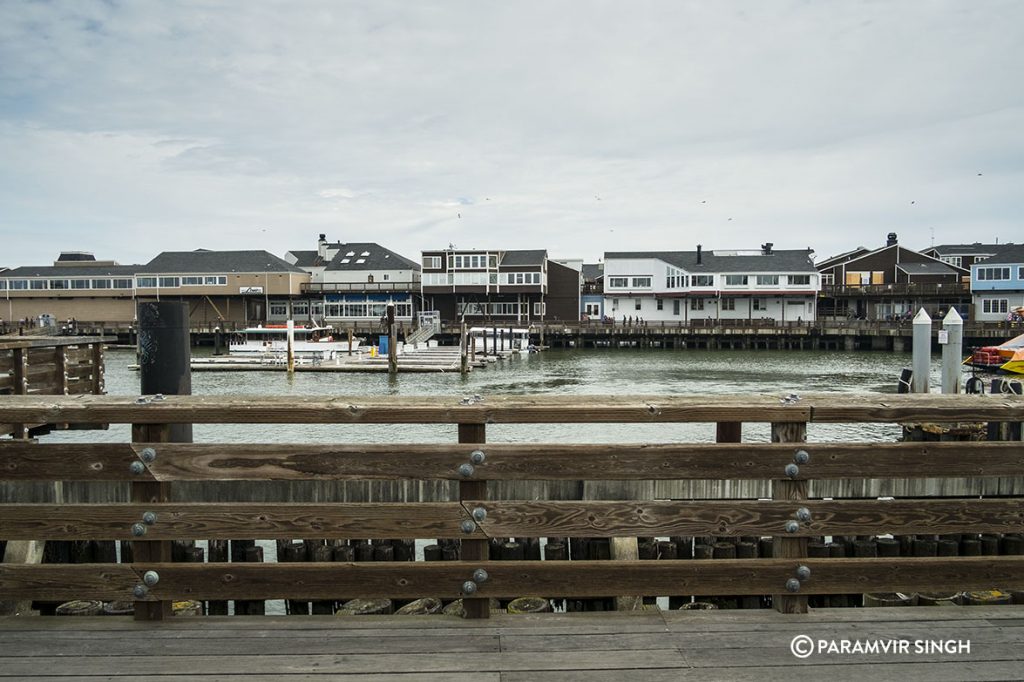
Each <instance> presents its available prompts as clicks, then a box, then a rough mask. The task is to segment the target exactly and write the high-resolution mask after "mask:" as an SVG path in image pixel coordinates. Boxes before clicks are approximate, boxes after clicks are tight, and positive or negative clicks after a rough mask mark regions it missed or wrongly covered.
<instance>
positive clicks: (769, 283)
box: [757, 275, 779, 287]
mask: <svg viewBox="0 0 1024 682" xmlns="http://www.w3.org/2000/svg"><path fill="white" fill-rule="evenodd" d="M757 286H759V287H777V286H779V276H778V275H758V276H757Z"/></svg>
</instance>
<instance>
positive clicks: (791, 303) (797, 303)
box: [786, 301, 804, 307]
mask: <svg viewBox="0 0 1024 682" xmlns="http://www.w3.org/2000/svg"><path fill="white" fill-rule="evenodd" d="M803 304H804V302H803V301H786V305H798V306H801V307H802V306H803Z"/></svg>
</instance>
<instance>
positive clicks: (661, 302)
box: [655, 298, 665, 310]
mask: <svg viewBox="0 0 1024 682" xmlns="http://www.w3.org/2000/svg"><path fill="white" fill-rule="evenodd" d="M655 304H656V306H657V308H658V310H664V309H665V301H664V300H663V299H660V298H659V299H658V300H657V301H655Z"/></svg>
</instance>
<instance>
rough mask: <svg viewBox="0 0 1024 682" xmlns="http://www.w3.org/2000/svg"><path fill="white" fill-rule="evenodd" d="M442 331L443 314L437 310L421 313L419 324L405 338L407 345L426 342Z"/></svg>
mask: <svg viewBox="0 0 1024 682" xmlns="http://www.w3.org/2000/svg"><path fill="white" fill-rule="evenodd" d="M440 331H441V316H440V314H439V313H437V312H436V311H432V312H428V313H420V314H419V326H418V327H417V328H416V331H414V332H413V333H412V334H410V335H409V336H408V337H406V339H405V343H406V344H407V345H415V344H418V343H426V342H427V341H429V340H430V339H431V338H433V336H434V334H437V333H438V332H440Z"/></svg>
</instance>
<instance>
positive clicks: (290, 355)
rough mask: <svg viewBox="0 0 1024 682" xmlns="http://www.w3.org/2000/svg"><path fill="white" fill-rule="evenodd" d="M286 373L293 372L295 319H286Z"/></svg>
mask: <svg viewBox="0 0 1024 682" xmlns="http://www.w3.org/2000/svg"><path fill="white" fill-rule="evenodd" d="M288 373H289V374H294V373H295V320H288Z"/></svg>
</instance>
